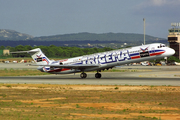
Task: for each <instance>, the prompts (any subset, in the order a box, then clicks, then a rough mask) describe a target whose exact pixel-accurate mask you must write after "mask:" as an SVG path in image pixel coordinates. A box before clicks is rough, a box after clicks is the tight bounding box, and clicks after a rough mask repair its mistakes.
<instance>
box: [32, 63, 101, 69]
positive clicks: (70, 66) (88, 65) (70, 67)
mask: <svg viewBox="0 0 180 120" xmlns="http://www.w3.org/2000/svg"><path fill="white" fill-rule="evenodd" d="M31 66H44V67H55V68H69V69H84V68H92V67H99V66H100V65H92V64H87V65H82V64H80V65H31Z"/></svg>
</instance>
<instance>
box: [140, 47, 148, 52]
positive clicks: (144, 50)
mask: <svg viewBox="0 0 180 120" xmlns="http://www.w3.org/2000/svg"><path fill="white" fill-rule="evenodd" d="M140 49H141V50H142V51H143V52H146V50H148V47H147V48H145V49H142V48H140Z"/></svg>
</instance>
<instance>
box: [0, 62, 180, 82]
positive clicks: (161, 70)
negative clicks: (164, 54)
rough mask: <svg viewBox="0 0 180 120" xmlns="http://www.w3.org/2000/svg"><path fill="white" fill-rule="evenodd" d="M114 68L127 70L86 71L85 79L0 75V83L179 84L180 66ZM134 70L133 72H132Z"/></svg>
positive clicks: (72, 76) (4, 65)
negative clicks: (98, 74) (100, 76)
mask: <svg viewBox="0 0 180 120" xmlns="http://www.w3.org/2000/svg"><path fill="white" fill-rule="evenodd" d="M0 66H1V69H10V68H13V69H36V67H31V66H27V65H26V64H2V63H1V64H0ZM116 69H120V70H129V71H128V72H102V73H101V74H102V78H100V79H96V78H95V77H94V75H95V72H89V73H87V75H88V76H87V78H86V79H81V78H80V73H76V74H75V75H74V74H63V75H54V74H53V75H43V76H22V77H19V76H18V77H0V83H11V84H12V83H15V84H18V83H19V84H86V85H154V86H156V85H157V86H159V85H160V86H161V85H166V86H180V66H120V67H117V68H116ZM131 70H132V71H133V70H136V71H135V72H132V71H131Z"/></svg>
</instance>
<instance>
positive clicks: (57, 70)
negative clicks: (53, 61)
mask: <svg viewBox="0 0 180 120" xmlns="http://www.w3.org/2000/svg"><path fill="white" fill-rule="evenodd" d="M66 70H70V69H68V68H63V69H56V70H50V71H48V72H62V71H66Z"/></svg>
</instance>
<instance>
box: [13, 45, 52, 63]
mask: <svg viewBox="0 0 180 120" xmlns="http://www.w3.org/2000/svg"><path fill="white" fill-rule="evenodd" d="M11 53H29V54H30V55H31V57H32V58H33V60H34V61H35V62H36V64H37V65H49V64H50V63H51V61H50V60H49V59H48V58H47V57H46V55H45V54H44V53H43V52H42V51H41V49H40V48H36V49H33V50H30V51H18V52H11Z"/></svg>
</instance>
